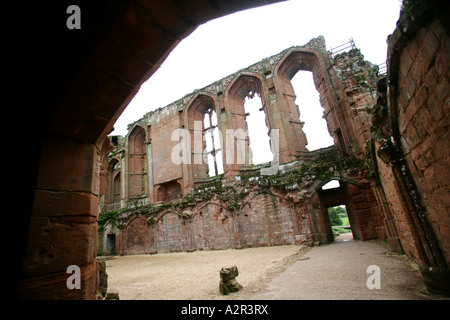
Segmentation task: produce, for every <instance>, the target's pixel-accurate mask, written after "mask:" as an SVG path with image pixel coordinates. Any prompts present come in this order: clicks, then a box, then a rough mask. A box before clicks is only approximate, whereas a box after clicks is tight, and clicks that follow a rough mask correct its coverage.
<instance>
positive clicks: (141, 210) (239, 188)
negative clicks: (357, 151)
mask: <svg viewBox="0 0 450 320" xmlns="http://www.w3.org/2000/svg"><path fill="white" fill-rule="evenodd" d="M311 154H312V157H311V159H310V160H308V161H305V162H303V163H301V164H299V165H297V166H293V167H292V168H290V169H288V170H286V171H284V172H278V174H276V175H261V173H260V170H259V169H255V170H251V171H246V172H243V173H241V174H240V175H239V180H238V181H237V182H236V183H235V184H234V185H228V186H225V185H223V184H222V181H221V179H216V180H214V181H210V182H207V183H203V184H200V185H197V186H195V187H194V190H193V192H191V193H189V194H187V195H185V196H184V197H183V198H182V199H180V200H177V201H173V202H166V203H161V204H147V205H142V206H133V207H130V208H121V209H117V210H111V211H105V212H101V213H100V215H99V219H98V225H99V229H100V230H102V229H104V227H105V226H106V225H107V224H110V225H111V226H114V227H117V228H119V229H122V228H124V227H125V225H126V222H127V221H128V220H129V219H130V218H131V217H134V216H139V215H141V216H145V217H147V222H148V223H154V222H155V215H156V214H157V213H160V212H163V211H167V210H170V211H172V212H174V213H176V214H178V215H179V216H180V217H182V218H185V219H186V218H188V217H189V215H187V214H185V213H183V210H182V209H183V208H186V207H194V206H196V205H197V204H198V203H202V202H207V201H211V200H212V199H213V198H215V201H219V202H221V203H223V204H224V206H223V207H224V208H226V209H227V210H228V211H230V212H235V213H236V212H238V211H239V210H240V209H242V207H243V206H244V204H245V202H244V199H245V198H246V197H247V196H249V194H250V193H254V194H256V195H257V194H272V188H275V189H282V190H287V191H291V190H296V189H299V187H300V186H301V185H302V183H304V182H308V181H311V180H318V181H326V180H330V179H331V178H333V177H336V175H339V174H343V173H348V174H350V175H351V174H356V173H358V172H360V171H363V170H365V169H367V164H366V163H365V161H364V160H362V159H359V158H357V157H353V156H349V157H343V158H339V157H338V155H337V152H336V149H335V148H329V149H324V150H320V151H316V152H313V153H311Z"/></svg>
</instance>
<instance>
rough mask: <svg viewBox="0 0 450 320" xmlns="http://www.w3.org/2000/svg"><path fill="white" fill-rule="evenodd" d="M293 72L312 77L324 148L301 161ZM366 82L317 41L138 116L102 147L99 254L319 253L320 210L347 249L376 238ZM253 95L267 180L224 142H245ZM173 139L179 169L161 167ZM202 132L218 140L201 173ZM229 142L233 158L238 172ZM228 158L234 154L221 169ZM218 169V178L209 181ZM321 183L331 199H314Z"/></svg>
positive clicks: (356, 58) (364, 66)
mask: <svg viewBox="0 0 450 320" xmlns="http://www.w3.org/2000/svg"><path fill="white" fill-rule="evenodd" d="M300 70H306V71H310V72H312V73H313V79H314V83H315V86H316V88H317V90H318V91H319V93H320V101H321V104H322V106H323V109H324V117H325V119H326V120H327V123H328V129H329V132H330V134H331V135H332V136H333V138H334V141H335V146H332V147H329V148H325V149H320V150H317V151H313V152H309V151H308V149H307V140H306V136H305V134H304V133H303V130H302V126H303V123H302V121H301V109H302V107H304V108H307V107H308V106H300V107H299V106H297V105H296V104H295V92H294V89H293V87H292V84H291V79H292V78H293V76H294V75H295V74H296V73H297V72H298V71H300ZM377 71H378V67H377V66H375V65H373V64H371V63H369V62H367V61H365V60H364V59H363V56H362V55H361V53H360V51H359V50H358V49H354V50H351V51H350V52H346V53H342V54H339V55H336V56H334V57H332V56H331V55H330V54H329V52H327V50H326V46H325V40H324V38H323V37H318V38H316V39H313V40H311V41H310V42H309V43H308V44H306V45H304V46H301V47H292V48H289V49H286V50H284V51H283V52H281V53H279V54H277V55H274V56H271V57H269V58H267V59H264V60H263V61H260V62H258V63H256V64H254V65H252V66H250V67H248V68H245V69H242V70H240V71H238V72H237V73H235V74H232V75H230V76H228V77H226V78H224V79H221V80H219V81H216V82H215V83H213V84H211V85H209V86H207V87H205V88H203V89H200V90H196V91H195V92H194V93H192V94H190V95H187V96H185V97H183V98H182V99H180V100H178V101H175V102H174V103H172V104H170V105H168V106H166V107H164V108H161V109H159V110H156V111H153V112H149V113H148V114H146V115H144V117H143V118H141V119H139V120H138V121H136V122H134V123H132V124H131V125H129V133H128V134H127V136H126V137H125V138H123V137H121V136H112V137H110V138H111V140H112V143H113V145H115V147H114V150H113V152H111V153H110V155H109V157H110V162H109V165H108V174H109V179H108V181H109V188H108V190H107V192H106V194H105V196H104V202H103V203H102V211H104V212H103V213H101V215H100V219H101V224H100V227H101V228H102V230H103V231H102V233H101V236H100V238H99V240H100V245H99V249H100V250H103V251H105V252H106V253H112V252H114V253H117V254H137V253H156V252H165V251H181V250H187V251H190V250H199V249H220V248H242V247H251V246H265V245H281V244H302V243H303V244H311V245H312V244H313V243H327V242H330V241H332V240H333V235H332V232H331V225H330V222H329V218H328V214H327V211H326V209H327V207H330V206H335V205H339V204H345V205H346V206H347V208H348V210H349V217H350V218H349V219H350V221H351V227H352V231H353V234H354V236H355V238H356V239H361V240H366V239H373V238H385V237H386V231H385V228H386V226H385V225H384V222H383V221H384V216H383V211H382V210H381V208H380V207H379V205H378V202H377V200H376V196H375V192H374V187H373V186H372V184H371V182H370V181H369V180H368V179H367V176H368V174H369V173H370V167H369V166H367V165H366V163H365V161H366V162H368V161H369V159H366V158H365V157H366V155H365V151H364V150H365V148H366V147H367V141H368V139H369V135H370V133H369V131H368V126H367V125H365V124H367V123H368V121H369V120H368V119H369V113H368V112H369V110H370V107H371V106H373V105H375V104H376V76H377ZM254 95H258V96H259V97H260V98H261V101H262V108H261V110H259V112H263V113H264V115H265V125H266V126H267V128H268V130H269V132H268V134H270V132H271V131H273V130H274V129H277V130H278V136H277V140H278V141H279V145H278V152H279V154H278V155H279V156H278V158H279V159H278V162H279V163H278V164H279V167H275V169H274V170H275V171H274V172H272V173H271V174H266V173H265V171H264V170H270V168H269V166H270V165H271V164H261V165H257V166H255V165H253V164H252V162H251V161H252V159H251V153H250V151H249V145H250V143H249V142H250V141H249V140H250V139H249V137H248V135H243V136H233V137H232V138H231V139H230V138H229V134H226V133H225V132H232V133H235V132H247V130H248V127H247V121H246V119H247V116H248V113H246V112H245V109H244V100H245V98H246V97H249V96H251V97H253V96H254ZM257 112H258V111H257ZM213 117H215V118H216V119H214V121H213V120H212V118H213ZM195 121H197V126H196V125H195ZM213 123H217V125H216V126H214V125H213ZM262 125H264V124H262ZM179 129H186V130H187V131H186V132H187V133H188V135H187V136H186V137H185V139H189V142H190V145H191V146H193V147H191V148H190V150H189V151H191V152H190V154H188V155H187V156H188V157H190V159H189V158H188V159H187V161H185V162H181V163H180V162H178V161H174V159H173V158H172V157H173V150H177V149H176V148H177V146H178V145H179V143H180V140H179V139H178V138H177V137H176V139H173V133H174V132H176V131H177V130H179ZM213 129H218V130H219V131H220V132H221V133H222V136H223V137H225V138H223V139H218V140H220V141H216V142H215V144H216V146H215V147H214V149H213V150H216V149H217V150H220V151H222V152H220V153H218V154H217V153H216V152H215V153H216V154H215V156H216V158H217V157H219V156H220V157H222V161H220V162H219V161H217V159H214V158H209V159H211V160H212V161H213V162H214V165H215V166H214V167H215V169H214V170H209V168H210V166H208V163H207V161H206V160H208V159H206V157H205V159H204V158H202V155H203V154H206V153H208V150H207V138H206V137H204V136H205V135H206V134H208V133H209V132H210V131H211V130H213ZM229 129H232V130H231V131H230V130H229ZM227 130H228V131H227ZM196 136H199V137H200V139H198V140H199V141H200V145H199V146H198V143H197V146H196V145H195V141H194V137H196ZM238 140H241V141H242V145H243V148H242V149H243V150H244V151H245V152H244V155H243V156H242V161H240V162H239V161H237V157H239V155H237V151H236V148H237V145H238V144H239V141H238ZM230 143H234V144H235V145H233V146H232V147H231V148H230V147H229V146H228V145H227V144H230ZM230 149H231V151H236V154H235V155H233V156H232V157H231V159H232V161H229V159H228V161H227V153H229V150H230ZM189 151H188V152H189ZM273 151H275V150H274V149H273ZM199 155H200V158H199V159H200V161H195V160H196V159H195V157H197V156H199ZM273 162H274V161H273ZM220 163H222V164H223V168H222V169H223V174H220V175H217V174H216V172H217V166H218V164H220ZM211 168H212V167H211ZM278 169H279V170H278ZM330 180H338V181H339V183H340V187H339V188H335V189H331V190H326V191H325V190H322V186H323V185H325V184H326V183H328V182H329V181H330ZM393 232H394V231H390V232H388V234H392V233H393ZM393 241H395V240H393ZM102 242H103V243H102Z"/></svg>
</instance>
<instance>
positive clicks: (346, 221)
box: [340, 216, 350, 226]
mask: <svg viewBox="0 0 450 320" xmlns="http://www.w3.org/2000/svg"><path fill="white" fill-rule="evenodd" d="M340 218H341V220H342V224H341V226H348V225H349V224H350V223H349V222H348V217H347V216H345V217H340Z"/></svg>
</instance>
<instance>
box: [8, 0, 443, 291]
mask: <svg viewBox="0 0 450 320" xmlns="http://www.w3.org/2000/svg"><path fill="white" fill-rule="evenodd" d="M269 2H271V1H267V0H262V1H259V0H245V1H238V2H237V1H221V0H214V1H206V0H204V1H203V0H199V1H195V2H191V1H181V2H180V1H169V0H168V1H163V2H162V1H140V0H135V1H120V2H117V1H108V0H102V1H95V2H92V1H91V2H83V4H82V5H81V6H82V12H83V18H82V29H81V30H76V31H75V32H74V30H68V29H67V28H66V27H65V26H66V25H65V22H66V21H65V18H66V17H65V16H60V12H65V11H66V8H67V7H68V6H69V5H70V4H72V3H71V2H68V1H58V2H57V4H45V3H39V4H36V5H33V4H31V3H30V4H28V5H27V8H28V9H29V10H25V11H23V10H19V9H21V8H19V9H18V10H17V12H21V17H22V20H21V21H22V23H29V24H30V25H29V26H28V28H21V29H20V30H19V32H23V35H20V36H16V35H14V39H16V40H17V41H15V43H14V44H13V46H11V47H14V48H15V50H14V57H13V58H14V59H15V61H14V63H13V64H12V65H14V68H15V69H14V70H15V72H14V74H15V75H18V76H19V77H18V79H17V81H15V83H21V84H22V86H21V88H20V89H21V92H20V94H17V95H16V98H17V102H18V104H20V107H19V106H18V107H14V108H10V109H8V111H11V112H13V117H12V118H16V119H20V126H19V125H18V122H16V121H10V122H9V123H8V125H11V127H9V128H8V130H7V139H6V140H7V142H8V143H10V145H9V146H8V148H7V149H8V150H20V149H18V146H19V145H20V142H26V147H27V151H26V156H17V153H12V152H11V153H10V156H8V157H7V159H8V161H9V163H8V170H7V171H8V172H7V174H8V188H7V189H8V192H9V194H8V198H7V199H8V201H7V202H8V205H10V206H11V205H13V208H11V209H10V212H11V214H8V215H7V219H9V220H10V221H8V223H7V225H8V226H9V229H8V232H9V234H8V246H7V247H8V249H7V250H8V259H7V261H8V268H9V269H8V271H9V275H10V276H9V277H8V285H9V286H10V287H11V288H12V290H11V292H12V293H11V295H13V296H14V297H17V298H22V299H61V298H62V299H94V297H95V292H96V291H97V288H98V286H99V280H98V279H99V277H98V274H99V265H98V264H97V261H96V253H97V251H98V250H97V249H98V248H99V249H100V250H102V251H108V250H109V252H115V253H116V254H132V253H145V252H147V253H154V252H164V251H177V250H199V249H202V248H228V247H235V248H238V247H250V246H259V245H271V244H282V243H305V244H312V245H314V244H315V243H320V242H329V241H330V239H331V237H330V232H329V225H328V220H327V219H328V218H327V215H326V214H325V208H326V207H327V206H332V205H335V204H345V205H346V206H347V209H348V212H349V216H350V224H351V227H352V231H353V234H354V236H355V238H357V239H362V240H365V239H371V238H382V239H387V240H388V242H389V244H390V245H391V248H392V249H393V250H397V251H402V252H404V253H406V254H407V255H408V256H409V257H411V258H412V259H414V260H415V261H416V262H417V263H418V264H419V265H420V266H421V267H422V273H423V275H424V279H425V280H426V281H425V282H426V284H427V286H428V288H429V289H430V290H432V291H436V292H444V293H447V294H450V293H449V291H450V290H449V283H450V280H449V278H450V277H449V263H450V220H449V219H450V218H449V217H450V214H449V211H450V202H449V201H450V196H449V189H450V185H449V183H450V176H449V172H450V153H449V148H448V145H449V142H450V141H449V132H450V130H449V127H450V123H449V121H450V117H448V114H449V111H450V108H449V105H450V103H449V94H450V86H449V78H450V76H449V72H450V71H449V61H450V59H449V35H450V26H449V24H448V12H450V10H449V6H450V3H449V2H448V1H443V0H427V1H425V0H409V1H406V0H405V1H404V3H403V9H402V12H401V14H400V19H399V21H398V23H397V28H396V29H395V30H393V33H392V35H390V36H389V38H388V52H387V74H386V75H385V76H381V75H378V76H377V74H376V67H375V66H374V65H372V64H371V63H369V62H367V61H364V59H363V58H362V55H361V53H360V52H359V51H358V50H351V51H349V52H347V53H342V54H340V55H337V56H329V55H328V53H327V52H326V51H325V45H324V43H323V39H322V38H317V39H315V40H313V41H311V42H310V43H308V44H306V45H305V46H302V47H293V48H289V49H287V50H286V51H284V52H281V53H280V54H278V55H275V56H273V57H270V58H268V59H265V60H263V61H261V62H259V63H256V64H254V65H253V66H250V67H249V68H246V69H243V70H241V71H239V72H237V73H236V74H233V75H230V76H229V77H227V78H225V79H222V80H220V81H218V82H216V83H214V84H212V85H210V86H208V87H206V88H203V89H201V90H198V91H196V92H194V93H192V94H190V95H187V96H185V97H183V98H182V99H180V100H179V101H176V102H174V103H173V104H171V105H169V106H167V107H166V108H163V109H162V110H159V111H155V112H153V113H149V114H147V115H145V116H144V118H142V119H140V120H138V121H137V122H136V123H134V124H132V125H131V127H130V130H129V134H128V135H127V136H126V137H125V138H123V140H122V139H121V138H120V137H110V139H109V138H108V137H107V134H108V133H109V132H111V129H112V127H113V125H114V123H115V121H116V119H117V118H118V117H119V115H120V114H121V113H122V111H123V110H124V108H125V107H126V106H127V104H128V103H129V101H130V100H131V99H132V98H133V96H134V95H135V93H136V92H137V91H138V90H139V88H140V86H141V84H142V83H143V82H144V81H145V80H146V79H148V78H149V77H150V76H151V75H152V74H153V73H154V72H155V70H156V69H157V68H158V67H159V66H160V65H161V63H162V62H163V61H164V59H165V57H166V56H167V55H168V53H169V52H170V51H171V50H172V49H173V47H174V46H175V45H176V43H178V42H179V41H181V40H182V39H183V38H184V37H186V36H187V35H188V34H189V33H191V32H192V31H193V30H194V29H195V27H196V26H198V25H199V24H201V23H204V22H206V21H208V20H211V19H214V18H217V17H219V16H223V15H224V14H228V13H232V12H236V11H239V10H243V9H247V8H251V7H255V6H258V5H263V4H266V3H269ZM30 6H31V7H30ZM33 6H34V7H33ZM380 23H382V22H380ZM61 25H63V27H62V28H61ZM23 39H26V41H23ZM30 48H33V57H34V59H30V58H29V54H30ZM14 59H13V60H14ZM299 70H307V71H311V72H312V73H313V75H314V82H315V85H316V88H317V90H318V91H319V92H320V100H321V104H322V106H323V108H324V117H325V119H326V121H327V124H328V131H329V133H330V134H331V135H332V136H333V138H334V142H335V145H334V147H330V148H326V149H323V150H317V151H313V152H309V151H308V150H307V143H306V139H305V135H304V134H303V129H302V126H303V124H302V116H301V112H302V108H305V106H302V105H300V106H299V107H298V108H297V107H296V106H295V103H294V101H295V98H294V96H295V93H294V91H293V89H292V87H291V85H290V80H291V78H292V77H293V75H294V74H295V73H296V72H297V71H299ZM25 76H26V77H27V81H23V78H24V77H25ZM253 95H258V96H259V97H260V99H261V101H262V108H261V109H262V110H261V111H258V112H263V114H264V116H265V125H266V127H267V130H268V132H267V133H268V134H269V135H270V136H271V137H274V134H275V132H278V134H279V136H278V138H279V142H280V143H279V149H278V152H275V153H276V154H277V155H278V161H279V167H278V169H279V170H277V172H276V174H271V175H269V174H261V171H260V169H261V167H262V169H269V171H270V168H269V167H266V166H265V165H261V166H260V167H255V166H253V165H252V164H251V161H250V160H251V157H250V152H249V148H250V144H251V141H249V140H248V139H247V138H245V137H244V138H242V137H241V136H237V137H236V140H226V139H225V143H226V142H230V141H231V142H232V143H234V145H235V146H236V148H237V146H241V147H242V146H243V149H244V150H245V151H246V152H244V157H243V159H240V160H242V161H239V162H238V161H235V162H231V163H230V162H227V161H222V162H221V161H220V159H222V160H223V159H224V157H225V159H226V152H227V150H229V149H227V146H226V145H223V144H222V143H221V142H220V139H219V141H218V139H214V143H213V142H212V138H211V136H214V134H217V133H214V132H213V134H212V135H211V131H214V130H215V131H217V130H220V131H221V132H226V130H227V129H230V130H238V129H241V130H243V131H245V129H246V125H247V119H246V118H247V116H246V113H247V111H245V107H244V108H243V107H242V105H243V99H246V97H248V96H253ZM243 109H244V111H245V112H243ZM250 113H252V112H250ZM299 113H300V114H299ZM250 116H252V115H250ZM201 119H202V120H203V126H201V128H200V129H199V128H198V127H196V126H195V124H196V123H198V122H202V121H201ZM20 128H26V130H20ZM179 129H184V130H186V131H187V132H190V133H191V135H190V136H191V137H194V134H196V135H200V136H202V135H203V134H205V146H203V145H201V146H200V147H199V148H198V149H195V150H192V152H193V153H191V154H190V155H191V158H195V157H199V158H202V157H203V155H204V156H205V158H208V161H209V163H208V164H206V162H200V163H197V162H195V161H192V162H191V163H187V162H183V163H180V164H178V165H176V164H174V163H172V161H170V160H168V159H170V158H168V157H170V152H171V150H173V146H174V144H176V141H172V139H171V133H172V132H173V131H174V130H179ZM272 140H273V139H272ZM233 141H234V142H233ZM247 144H248V146H247ZM113 145H114V147H113ZM275 149H276V148H275ZM111 150H113V152H112V153H111ZM205 150H206V151H205ZM235 154H236V153H235ZM108 155H109V156H108ZM183 156H188V155H186V154H183ZM212 164H215V166H214V165H212ZM216 167H217V170H216ZM263 172H265V173H267V172H266V171H263ZM270 173H272V172H270ZM330 180H339V183H340V187H339V188H336V189H329V190H323V188H322V186H323V185H324V184H325V183H326V182H328V181H330ZM100 199H102V200H101V201H100ZM100 202H102V203H100ZM99 204H100V207H101V208H102V214H100V215H99V210H98V208H99ZM98 227H100V229H102V230H103V231H102V232H103V235H102V236H101V239H100V240H101V241H100V246H98V245H97V239H98ZM69 265H77V266H79V267H80V270H81V289H79V290H70V289H68V288H67V285H66V280H67V277H68V274H67V267H68V266H69Z"/></svg>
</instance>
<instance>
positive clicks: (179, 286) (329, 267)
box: [106, 234, 432, 300]
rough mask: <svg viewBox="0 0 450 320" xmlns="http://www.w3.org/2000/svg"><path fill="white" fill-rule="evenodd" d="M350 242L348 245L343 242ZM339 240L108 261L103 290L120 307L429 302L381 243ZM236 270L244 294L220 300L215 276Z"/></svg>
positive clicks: (413, 273) (415, 275)
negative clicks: (373, 278)
mask: <svg viewBox="0 0 450 320" xmlns="http://www.w3.org/2000/svg"><path fill="white" fill-rule="evenodd" d="M349 237H350V238H349ZM349 240H351V234H350V235H349V234H346V235H342V236H341V238H340V239H338V241H336V242H335V243H333V244H330V245H321V246H317V247H313V248H307V247H304V246H295V245H289V246H276V247H261V248H249V249H242V250H234V249H228V250H217V251H195V252H191V253H186V252H181V253H162V254H156V255H135V256H123V257H114V258H112V259H110V260H107V261H106V265H107V268H106V271H107V273H108V275H109V277H108V287H109V288H114V289H116V290H118V291H119V295H120V299H121V300H129V299H132V300H134V299H138V300H140V299H145V300H229V299H246V300H248V299H259V300H264V299H286V300H290V299H430V298H432V297H430V296H429V295H427V294H425V292H426V290H425V286H424V284H423V280H422V278H421V276H420V273H419V271H418V269H417V267H415V265H414V263H411V262H410V260H409V259H408V258H406V257H405V256H404V255H392V254H389V253H388V250H387V248H386V246H385V245H384V244H383V243H382V242H380V241H357V240H355V241H349ZM232 265H236V266H237V267H238V270H239V276H238V277H237V281H238V282H239V283H240V284H241V285H242V286H243V287H244V288H243V290H241V291H239V292H237V293H233V294H230V295H228V296H222V295H221V294H220V293H219V281H220V278H219V271H220V269H221V268H222V267H228V266H232ZM369 265H377V266H379V267H380V270H381V289H373V290H369V289H368V288H367V286H366V281H367V279H368V277H369V276H370V275H371V274H368V273H366V270H367V267H368V266H369Z"/></svg>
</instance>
